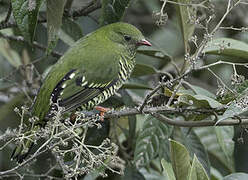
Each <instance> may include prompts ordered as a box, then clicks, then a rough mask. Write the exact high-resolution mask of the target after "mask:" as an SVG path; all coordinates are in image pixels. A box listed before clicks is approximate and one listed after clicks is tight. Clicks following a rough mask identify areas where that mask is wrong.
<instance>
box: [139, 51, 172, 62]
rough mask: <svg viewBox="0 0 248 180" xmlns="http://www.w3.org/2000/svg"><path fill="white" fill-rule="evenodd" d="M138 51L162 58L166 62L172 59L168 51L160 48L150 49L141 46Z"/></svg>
mask: <svg viewBox="0 0 248 180" xmlns="http://www.w3.org/2000/svg"><path fill="white" fill-rule="evenodd" d="M137 53H139V54H143V55H146V56H150V57H154V58H158V59H161V60H163V61H164V64H165V63H168V62H169V61H171V59H172V57H171V56H170V55H169V54H167V53H166V52H164V51H162V50H158V49H152V48H151V47H150V48H149V49H147V48H146V47H140V48H139V49H138V51H137Z"/></svg>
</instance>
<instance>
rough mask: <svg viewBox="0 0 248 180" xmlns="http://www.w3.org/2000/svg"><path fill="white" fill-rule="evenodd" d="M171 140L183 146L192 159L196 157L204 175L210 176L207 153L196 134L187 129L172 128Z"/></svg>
mask: <svg viewBox="0 0 248 180" xmlns="http://www.w3.org/2000/svg"><path fill="white" fill-rule="evenodd" d="M173 138H174V139H175V140H177V141H179V142H181V143H183V144H184V146H185V147H186V148H187V150H188V151H189V153H190V156H191V158H192V159H193V157H194V156H195V155H196V156H197V159H198V160H199V161H200V163H201V164H202V166H203V167H204V169H205V171H206V173H207V174H208V175H209V176H210V162H209V158H208V153H207V150H206V148H205V147H204V145H203V144H202V143H201V141H200V138H199V137H198V136H197V134H196V133H195V132H194V131H193V130H189V129H188V128H174V132H173Z"/></svg>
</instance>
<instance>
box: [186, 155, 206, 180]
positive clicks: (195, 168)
mask: <svg viewBox="0 0 248 180" xmlns="http://www.w3.org/2000/svg"><path fill="white" fill-rule="evenodd" d="M189 180H209V177H208V175H207V173H206V171H205V169H204V168H203V166H202V164H201V163H200V161H199V160H198V159H197V157H196V155H194V159H193V163H192V167H191V170H190V174H189Z"/></svg>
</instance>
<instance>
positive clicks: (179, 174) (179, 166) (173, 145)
mask: <svg viewBox="0 0 248 180" xmlns="http://www.w3.org/2000/svg"><path fill="white" fill-rule="evenodd" d="M170 151H171V162H172V167H173V170H174V173H175V176H176V179H177V180H185V179H187V177H188V175H189V172H190V168H191V165H190V155H189V152H188V151H187V149H186V148H185V147H184V146H183V145H182V144H181V143H179V142H177V141H174V140H170Z"/></svg>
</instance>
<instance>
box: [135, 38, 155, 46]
mask: <svg viewBox="0 0 248 180" xmlns="http://www.w3.org/2000/svg"><path fill="white" fill-rule="evenodd" d="M138 45H139V46H152V44H151V43H150V42H149V41H147V40H146V39H142V40H141V41H139V42H138Z"/></svg>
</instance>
